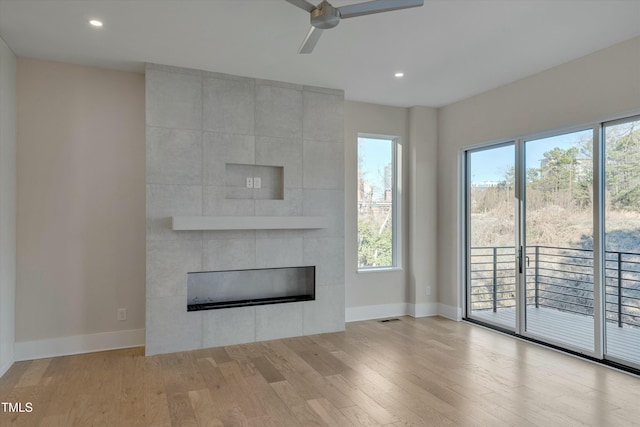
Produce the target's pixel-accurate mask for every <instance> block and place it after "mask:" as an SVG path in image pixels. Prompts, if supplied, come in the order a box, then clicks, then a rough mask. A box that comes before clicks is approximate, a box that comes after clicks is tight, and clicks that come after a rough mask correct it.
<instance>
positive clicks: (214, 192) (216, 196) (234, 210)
mask: <svg viewBox="0 0 640 427" xmlns="http://www.w3.org/2000/svg"><path fill="white" fill-rule="evenodd" d="M227 190H228V189H226V188H224V187H205V188H204V208H203V213H204V215H207V216H252V215H254V213H255V202H254V200H253V199H241V198H237V199H228V198H227Z"/></svg>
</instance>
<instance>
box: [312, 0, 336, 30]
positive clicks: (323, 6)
mask: <svg viewBox="0 0 640 427" xmlns="http://www.w3.org/2000/svg"><path fill="white" fill-rule="evenodd" d="M339 22H340V12H338V9H336V8H335V7H333V6H331V5H330V4H329V2H327V1H323V2H322V3H320V4H319V5H318V7H317V8H315V9H313V10H312V11H311V25H313V26H314V27H316V28H320V29H322V30H326V29H328V28H333V27H335V26H336V25H338V23H339Z"/></svg>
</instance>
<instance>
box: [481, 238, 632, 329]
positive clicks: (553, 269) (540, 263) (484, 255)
mask: <svg viewBox="0 0 640 427" xmlns="http://www.w3.org/2000/svg"><path fill="white" fill-rule="evenodd" d="M526 252H527V253H526V254H525V255H526V303H527V305H528V306H529V305H531V306H535V307H536V308H537V307H546V308H552V309H556V310H560V311H565V312H570V313H575V314H581V315H586V316H593V308H594V294H593V277H594V276H593V250H591V249H578V248H565V247H554V246H541V245H539V246H528V247H527V248H526ZM470 267H471V268H470V286H471V309H472V310H474V311H475V310H492V311H494V312H496V311H497V310H499V309H501V308H513V307H515V306H516V274H515V272H516V268H517V265H516V249H515V247H513V246H478V247H472V248H471V263H470ZM605 310H606V318H607V321H609V322H615V323H617V324H618V326H620V327H622V326H623V325H628V326H634V327H639V328H640V253H632V252H616V251H606V254H605Z"/></svg>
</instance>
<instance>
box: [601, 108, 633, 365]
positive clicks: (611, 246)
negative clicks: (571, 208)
mask: <svg viewBox="0 0 640 427" xmlns="http://www.w3.org/2000/svg"><path fill="white" fill-rule="evenodd" d="M604 152H605V164H604V170H605V174H604V175H605V188H604V219H605V221H604V229H605V254H606V261H605V297H606V303H605V310H606V328H605V336H606V340H605V342H606V345H605V357H606V358H608V359H611V360H613V361H616V362H619V363H624V364H629V365H632V366H635V367H636V368H640V117H635V118H631V119H626V120H622V121H616V122H611V123H607V124H605V126H604Z"/></svg>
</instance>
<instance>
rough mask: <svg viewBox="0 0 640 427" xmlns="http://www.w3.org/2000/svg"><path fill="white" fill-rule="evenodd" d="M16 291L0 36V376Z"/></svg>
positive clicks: (12, 112) (11, 96)
mask: <svg viewBox="0 0 640 427" xmlns="http://www.w3.org/2000/svg"><path fill="white" fill-rule="evenodd" d="M15 290H16V57H15V55H14V54H13V52H11V50H10V49H9V47H8V46H7V45H6V44H5V42H4V40H2V38H0V376H2V374H4V373H5V371H6V370H7V369H9V367H10V366H11V364H12V363H13V342H14V331H15V316H14V313H15V305H14V303H15Z"/></svg>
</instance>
